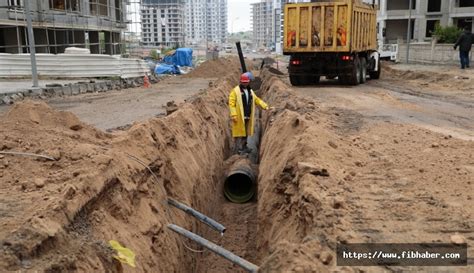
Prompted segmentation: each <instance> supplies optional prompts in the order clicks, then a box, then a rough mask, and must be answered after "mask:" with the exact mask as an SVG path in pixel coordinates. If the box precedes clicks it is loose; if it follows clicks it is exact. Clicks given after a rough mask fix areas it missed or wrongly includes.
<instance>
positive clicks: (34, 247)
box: [0, 74, 238, 272]
mask: <svg viewBox="0 0 474 273" xmlns="http://www.w3.org/2000/svg"><path fill="white" fill-rule="evenodd" d="M228 75H229V74H228ZM237 77H238V74H235V75H231V76H229V77H227V78H223V79H222V80H220V81H217V82H215V83H214V86H213V87H212V88H211V89H209V90H208V91H207V94H206V95H203V96H200V97H197V98H195V99H194V100H192V102H190V103H186V104H184V105H183V106H182V107H181V108H180V109H179V110H178V111H176V112H174V113H173V114H171V115H169V116H167V117H165V118H161V119H159V118H155V119H151V120H150V121H148V122H144V123H139V124H136V125H134V126H132V127H131V128H130V129H128V130H127V131H125V132H119V133H117V134H106V133H104V132H101V131H99V130H96V129H95V128H92V127H90V126H88V125H87V124H84V123H82V122H81V121H80V120H78V119H77V118H76V117H75V116H74V115H72V114H70V113H67V112H58V111H54V110H53V109H51V108H50V107H48V106H47V105H46V104H44V103H38V102H31V101H26V102H22V103H18V104H17V105H15V106H14V107H13V109H12V110H11V111H10V112H9V113H8V114H7V115H5V116H2V117H0V123H1V124H2V126H1V127H0V139H1V144H0V150H1V151H8V152H15V151H16V152H29V153H36V154H43V155H48V156H51V157H54V158H55V159H56V160H55V161H48V160H45V159H42V158H35V157H22V156H13V155H0V200H1V203H2V206H1V207H0V244H1V245H2V248H1V249H0V268H2V269H6V270H32V271H36V270H38V271H69V270H72V271H81V272H110V271H112V272H121V271H123V270H127V271H128V270H129V269H128V268H125V267H127V265H122V264H120V263H119V262H118V261H117V260H115V259H114V258H113V257H112V256H113V255H114V253H113V251H112V250H111V249H110V248H109V247H108V241H109V240H117V241H119V242H120V243H121V245H124V246H126V247H128V248H130V249H131V250H133V251H134V253H135V254H136V256H137V258H136V262H137V265H138V266H137V268H136V269H135V271H134V272H145V271H147V272H189V271H190V268H188V267H189V266H190V265H192V264H193V260H192V257H191V256H190V255H189V253H190V252H189V250H187V249H186V247H185V244H187V245H189V242H184V241H183V239H182V238H181V237H179V236H178V235H176V234H174V233H172V232H170V231H169V230H167V228H166V225H167V224H168V223H175V224H178V225H180V226H183V227H184V228H187V229H190V230H194V229H193V227H196V226H199V225H198V224H197V223H196V222H194V221H192V220H190V219H189V218H188V217H184V215H183V214H182V213H180V212H176V211H174V210H170V209H169V207H168V206H167V205H166V198H167V197H168V196H170V197H173V198H175V199H177V200H179V201H181V202H184V203H186V204H189V205H191V206H193V207H194V208H196V209H198V210H200V211H203V212H204V213H206V214H208V215H210V216H211V217H212V216H214V214H215V213H214V212H213V210H214V206H213V203H212V202H213V201H212V200H211V199H213V198H212V197H213V196H215V195H216V194H215V191H216V188H217V187H216V185H217V183H218V182H219V179H220V176H219V175H218V174H219V172H220V171H221V168H222V162H224V156H225V151H226V150H227V149H228V146H229V145H228V139H229V132H228V130H224V129H222V130H216V128H227V121H228V116H227V115H223V114H222V112H223V111H225V110H224V109H226V107H227V106H226V98H227V96H228V91H229V90H230V89H231V88H232V87H233V85H231V84H229V83H228V82H230V81H233V80H234V79H235V78H237ZM150 170H151V171H153V173H154V174H155V175H156V176H155V175H151V173H150Z"/></svg>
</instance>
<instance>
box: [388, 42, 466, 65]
mask: <svg viewBox="0 0 474 273" xmlns="http://www.w3.org/2000/svg"><path fill="white" fill-rule="evenodd" d="M406 52H407V47H406V44H399V45H398V57H397V61H399V62H402V63H404V62H406V54H407V53H406ZM470 58H471V61H473V57H472V54H471V56H470ZM409 60H410V62H411V63H424V64H447V65H457V64H459V50H454V49H453V45H452V44H436V45H434V46H432V44H430V43H417V44H410V58H409Z"/></svg>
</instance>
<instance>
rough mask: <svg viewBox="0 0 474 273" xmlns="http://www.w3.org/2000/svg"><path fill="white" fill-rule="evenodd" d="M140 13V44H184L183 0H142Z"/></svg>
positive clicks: (161, 45) (156, 45)
mask: <svg viewBox="0 0 474 273" xmlns="http://www.w3.org/2000/svg"><path fill="white" fill-rule="evenodd" d="M140 13H141V22H142V24H141V28H142V45H144V46H154V47H179V46H183V45H184V13H185V1H184V0H143V1H142V3H141V10H140Z"/></svg>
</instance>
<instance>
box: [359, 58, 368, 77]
mask: <svg viewBox="0 0 474 273" xmlns="http://www.w3.org/2000/svg"><path fill="white" fill-rule="evenodd" d="M366 81H367V59H366V58H365V57H362V58H361V59H360V80H359V82H360V83H365V82H366Z"/></svg>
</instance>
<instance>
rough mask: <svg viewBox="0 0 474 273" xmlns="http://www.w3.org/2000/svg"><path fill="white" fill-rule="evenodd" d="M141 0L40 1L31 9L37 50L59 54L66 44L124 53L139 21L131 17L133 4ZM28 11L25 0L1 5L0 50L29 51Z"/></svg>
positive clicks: (94, 50)
mask: <svg viewBox="0 0 474 273" xmlns="http://www.w3.org/2000/svg"><path fill="white" fill-rule="evenodd" d="M139 2H140V1H138V0H135V1H133V0H132V1H130V0H129V1H122V0H91V1H80V0H43V2H41V1H37V2H36V9H32V11H31V15H32V17H33V29H34V36H35V41H36V47H35V48H36V52H37V53H52V54H58V53H64V51H65V49H66V47H82V48H88V49H90V51H91V53H95V54H109V55H119V54H120V55H124V54H125V53H126V52H125V50H126V48H129V46H127V44H128V43H130V40H129V39H128V37H130V36H132V35H131V34H130V33H133V32H134V30H133V29H131V28H130V24H132V25H133V23H132V22H136V20H135V21H134V20H133V17H129V13H128V12H129V11H130V9H129V6H130V5H129V4H130V3H135V4H137V3H138V4H139ZM109 3H110V5H109ZM84 5H87V6H84ZM87 10H88V11H89V12H88V14H86V13H85V11H87ZM124 12H127V13H126V14H124ZM24 13H25V10H24V1H23V0H9V1H8V2H7V6H0V53H29V48H28V44H29V42H28V36H27V31H26V16H25V14H24ZM5 14H6V15H7V18H5ZM2 17H3V18H2ZM129 18H132V20H130V19H129ZM135 33H136V32H135ZM132 41H133V39H132Z"/></svg>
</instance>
